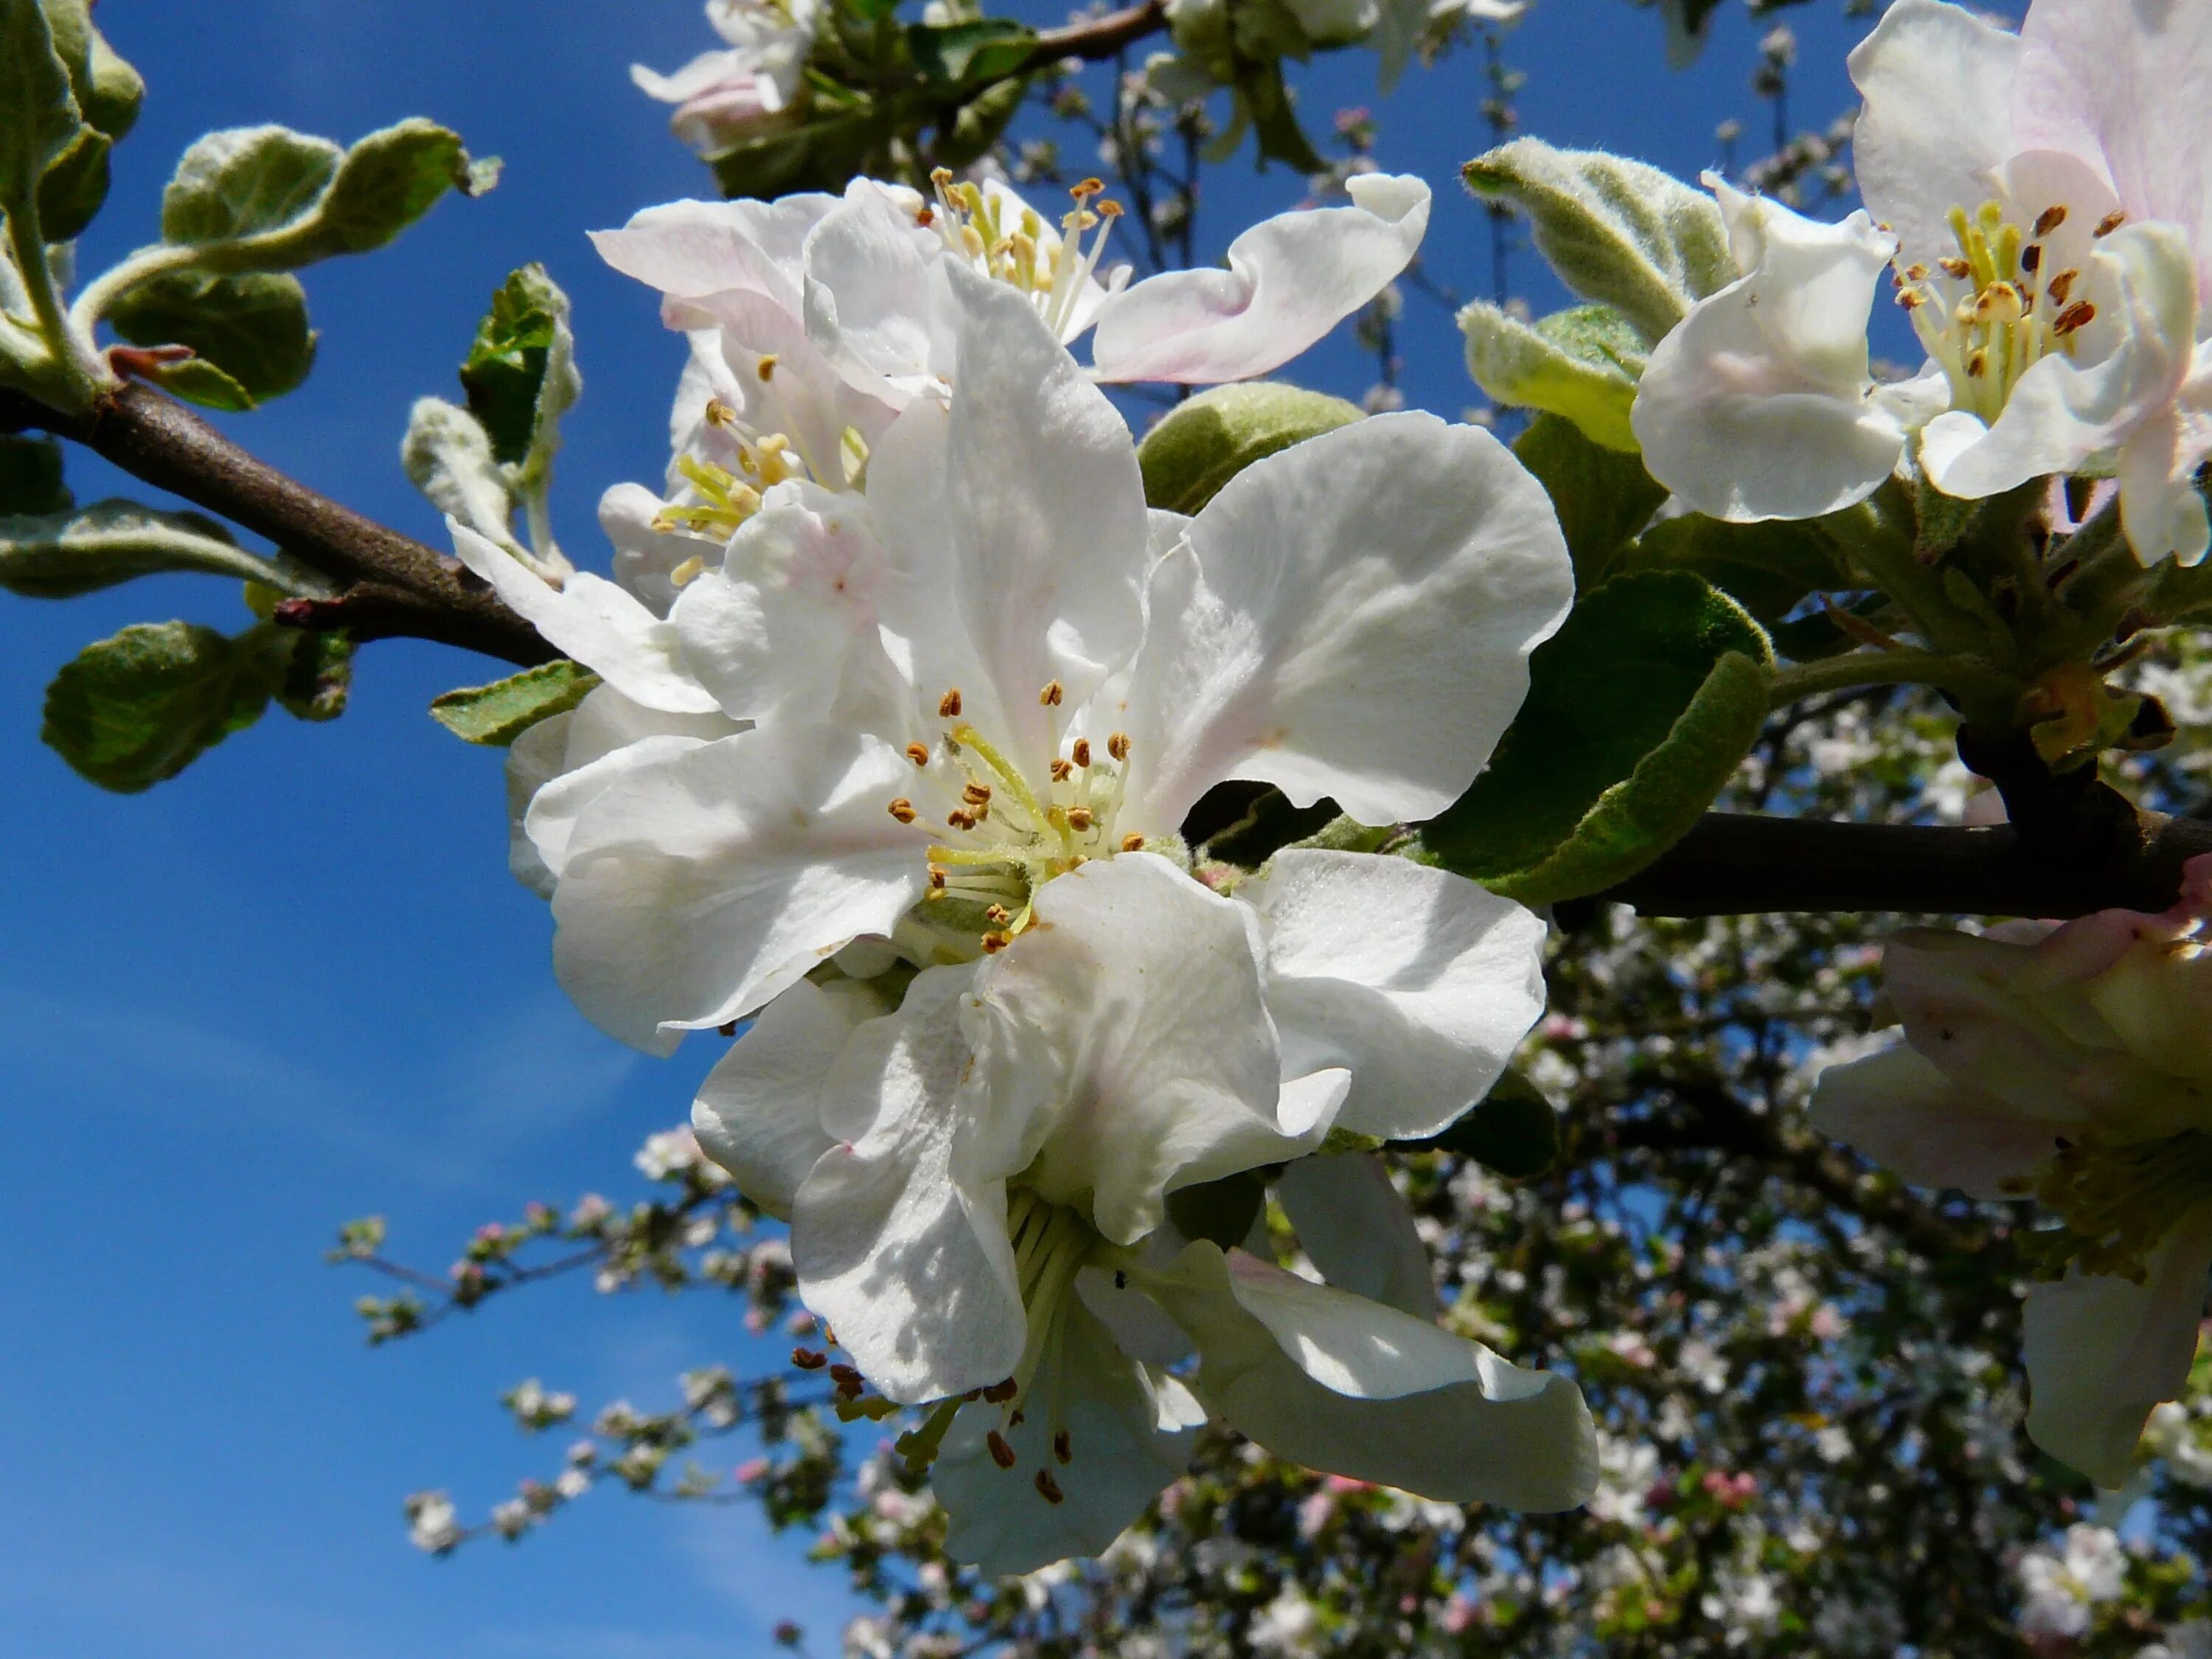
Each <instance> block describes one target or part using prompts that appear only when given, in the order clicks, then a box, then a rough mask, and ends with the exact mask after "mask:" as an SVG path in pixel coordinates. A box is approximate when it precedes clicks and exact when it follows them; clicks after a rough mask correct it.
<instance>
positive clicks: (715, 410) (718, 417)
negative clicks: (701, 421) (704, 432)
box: [706, 398, 738, 427]
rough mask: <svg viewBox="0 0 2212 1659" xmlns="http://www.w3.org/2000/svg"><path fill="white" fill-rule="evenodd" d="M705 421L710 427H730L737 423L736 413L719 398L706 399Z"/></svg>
mask: <svg viewBox="0 0 2212 1659" xmlns="http://www.w3.org/2000/svg"><path fill="white" fill-rule="evenodd" d="M706 421H707V424H708V426H712V427H732V426H735V425H736V424H737V423H738V411H737V410H734V409H732V408H731V407H730V406H729V404H726V403H724V402H723V401H722V400H721V399H720V398H708V399H707V414H706Z"/></svg>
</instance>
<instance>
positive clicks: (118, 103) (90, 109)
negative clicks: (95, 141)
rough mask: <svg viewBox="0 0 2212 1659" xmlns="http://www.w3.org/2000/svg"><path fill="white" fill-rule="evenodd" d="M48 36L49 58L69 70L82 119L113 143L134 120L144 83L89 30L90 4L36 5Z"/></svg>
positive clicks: (65, 0)
mask: <svg viewBox="0 0 2212 1659" xmlns="http://www.w3.org/2000/svg"><path fill="white" fill-rule="evenodd" d="M41 3H42V4H44V6H45V7H46V23H47V26H48V27H51V28H52V30H53V37H54V55H55V56H56V57H58V58H60V59H61V60H62V64H63V66H64V68H66V69H67V70H69V78H70V87H71V88H72V89H74V90H75V92H76V102H77V108H78V109H79V110H80V111H82V112H83V115H84V118H85V119H86V120H87V121H88V122H89V123H90V124H91V125H93V126H94V128H96V129H97V130H98V131H100V133H101V134H102V135H104V136H105V137H107V138H108V139H109V140H111V141H114V140H119V139H120V138H121V137H123V136H124V134H125V133H127V132H129V131H131V127H132V125H135V124H136V123H137V119H138V106H139V105H140V104H142V103H143V102H144V101H145V97H146V82H145V78H144V77H143V76H141V75H140V74H139V73H138V71H137V70H135V69H133V68H131V65H130V64H127V63H125V61H124V60H123V58H121V57H120V56H119V55H118V53H117V52H116V50H115V48H114V47H112V46H109V45H108V44H107V37H106V36H105V35H103V34H102V33H100V31H99V29H97V28H96V27H94V26H93V21H92V0H41Z"/></svg>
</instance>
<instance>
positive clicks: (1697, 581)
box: [1421, 570, 1773, 904]
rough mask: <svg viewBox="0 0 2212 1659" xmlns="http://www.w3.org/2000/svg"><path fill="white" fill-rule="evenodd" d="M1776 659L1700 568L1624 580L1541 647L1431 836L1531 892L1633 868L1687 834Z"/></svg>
mask: <svg viewBox="0 0 2212 1659" xmlns="http://www.w3.org/2000/svg"><path fill="white" fill-rule="evenodd" d="M1772 661H1773V657H1772V650H1771V647H1770V646H1769V645H1768V643H1767V641H1766V636H1765V634H1764V633H1762V632H1761V631H1760V629H1759V624H1758V623H1755V622H1753V620H1752V619H1751V617H1749V616H1747V615H1746V614H1745V612H1744V611H1743V610H1742V608H1741V606H1739V605H1736V604H1735V602H1734V601H1733V600H1731V599H1729V598H1728V597H1727V596H1726V595H1725V594H1723V593H1722V592H1719V591H1717V589H1715V588H1714V587H1713V586H1711V584H1709V583H1708V582H1706V581H1705V580H1704V579H1703V578H1701V577H1699V576H1696V575H1693V574H1691V573H1689V572H1688V571H1682V570H1668V571H1645V572H1641V573H1638V574H1633V575H1627V576H1619V577H1616V578H1614V579H1613V580H1611V581H1608V582H1607V583H1606V584H1605V585H1604V586H1601V587H1599V588H1597V589H1595V590H1594V591H1593V592H1589V593H1587V594H1585V595H1583V598H1582V599H1580V600H1579V601H1578V602H1577V605H1576V606H1575V608H1574V611H1572V612H1571V614H1570V615H1569V617H1567V621H1566V624H1565V626H1564V627H1563V628H1561V629H1559V633H1558V634H1557V635H1554V636H1553V638H1552V639H1551V640H1550V641H1547V642H1546V643H1545V644H1544V645H1542V646H1540V647H1538V648H1537V651H1536V654H1535V656H1534V659H1532V660H1531V663H1530V683H1529V688H1528V700H1527V702H1523V703H1522V706H1521V714H1520V716H1519V718H1517V719H1516V720H1515V721H1514V723H1513V726H1512V727H1511V729H1510V731H1508V732H1506V734H1505V738H1504V742H1502V743H1501V744H1498V754H1497V757H1496V758H1495V759H1493V760H1492V763H1491V765H1490V769H1489V770H1487V771H1486V772H1485V773H1484V774H1483V775H1482V776H1480V778H1478V779H1476V780H1475V782H1474V787H1472V788H1470V789H1469V790H1468V792H1467V793H1466V794H1464V795H1462V797H1461V798H1460V799H1458V800H1457V801H1456V802H1455V803H1454V804H1453V805H1451V806H1450V807H1449V809H1448V810H1447V811H1445V812H1444V814H1443V817H1439V818H1437V820H1436V821H1435V822H1434V823H1431V824H1430V825H1429V826H1428V827H1427V829H1425V830H1424V831H1423V832H1422V837H1421V838H1422V842H1423V843H1424V845H1425V847H1426V848H1428V850H1429V851H1430V852H1431V854H1434V855H1435V856H1436V858H1437V860H1438V861H1440V862H1441V863H1443V865H1444V866H1446V867H1447V868H1449V869H1453V870H1456V871H1458V872H1460V873H1461V874H1462V875H1467V876H1471V877H1473V878H1475V879H1476V880H1478V881H1481V882H1483V883H1484V884H1486V885H1488V886H1490V887H1492V888H1493V889H1494V890H1497V891H1498V892H1501V893H1504V894H1506V895H1507V896H1510V897H1514V898H1517V899H1519V900H1521V901H1522V902H1523V903H1528V904H1542V903H1548V902H1553V901H1555V900H1559V899H1565V898H1575V897H1579V896H1582V895H1583V894H1585V893H1594V892H1596V891H1598V890H1601V889H1602V888H1605V887H1607V886H1610V885H1612V884H1613V883H1615V882H1617V881H1620V880H1623V879H1625V878H1626V877H1628V876H1630V875H1632V874H1634V873H1635V872H1637V871H1638V870H1639V869H1641V868H1642V867H1643V866H1644V865H1646V864H1648V863H1650V860H1653V859H1655V858H1656V857H1658V855H1659V854H1661V853H1662V852H1664V851H1665V850H1666V849H1667V848H1668V847H1670V846H1672V845H1673V844H1674V842H1676V841H1677V840H1679V839H1680V837H1681V836H1683V835H1684V834H1686V833H1687V831H1688V829H1689V827H1690V825H1691V824H1692V823H1695V822H1696V820H1697V817H1698V815H1699V813H1700V812H1702V811H1704V810H1705V807H1706V806H1707V805H1710V804H1711V801H1712V799H1713V797H1714V796H1715V795H1716V794H1717V793H1720V790H1721V788H1722V787H1723V785H1725V784H1726V783H1727V781H1728V780H1729V777H1730V775H1733V774H1734V772H1735V769H1736V767H1737V765H1738V764H1739V763H1741V761H1742V759H1743V757H1744V756H1745V755H1746V754H1747V752H1749V750H1750V748H1751V745H1752V744H1753V741H1754V740H1755V739H1756V738H1758V735H1759V728H1760V726H1762V725H1764V724H1765V718H1766V676H1767V671H1768V669H1769V668H1770V667H1771V665H1772Z"/></svg>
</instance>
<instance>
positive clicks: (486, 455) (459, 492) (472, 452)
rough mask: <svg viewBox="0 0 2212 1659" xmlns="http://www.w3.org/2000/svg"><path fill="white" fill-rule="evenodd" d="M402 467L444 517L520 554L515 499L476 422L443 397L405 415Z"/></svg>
mask: <svg viewBox="0 0 2212 1659" xmlns="http://www.w3.org/2000/svg"><path fill="white" fill-rule="evenodd" d="M399 463H400V465H402V466H404V467H405V468H406V469H407V477H408V481H409V482H410V483H412V484H413V485H414V486H415V488H416V489H419V490H421V491H422V493H423V494H424V495H427V496H428V497H429V498H430V504H431V505H432V506H433V507H436V508H437V509H438V511H440V512H441V513H446V514H447V515H448V516H450V517H452V518H455V519H459V520H460V521H461V522H462V523H463V524H465V525H466V526H468V527H469V528H470V529H471V530H473V531H475V532H477V534H478V535H481V536H489V538H491V539H492V540H494V541H495V542H497V543H499V544H501V545H502V546H504V547H510V548H514V549H515V550H517V551H520V544H517V543H516V541H515V539H514V531H513V527H512V522H511V521H512V520H513V516H514V495H513V491H511V490H510V489H508V487H507V477H506V475H505V474H504V473H503V472H501V470H500V465H499V461H498V459H497V458H495V456H494V455H493V454H492V448H491V438H490V435H489V434H488V433H486V432H485V431H484V429H483V424H482V423H481V422H478V421H477V417H476V416H473V415H471V414H470V413H469V411H468V410H465V409H460V408H457V407H456V406H455V405H453V404H449V403H447V401H446V400H445V399H444V398H417V399H416V403H415V407H414V409H413V410H410V412H409V414H408V416H407V436H406V438H405V440H404V441H403V442H402V443H401V444H400V447H399Z"/></svg>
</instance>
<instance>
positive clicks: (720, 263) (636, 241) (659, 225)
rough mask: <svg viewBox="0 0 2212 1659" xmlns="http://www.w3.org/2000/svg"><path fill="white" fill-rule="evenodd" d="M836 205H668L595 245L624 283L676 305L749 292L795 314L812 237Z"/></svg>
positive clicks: (828, 200) (818, 201)
mask: <svg viewBox="0 0 2212 1659" xmlns="http://www.w3.org/2000/svg"><path fill="white" fill-rule="evenodd" d="M836 205H837V198H836V197H834V196H822V195H811V194H810V195H800V196H786V197H783V198H781V200H779V201H775V202H670V203H668V204H665V205H664V206H661V207H649V208H647V209H645V210H643V211H642V212H640V213H638V214H635V216H632V217H631V219H630V222H629V223H628V224H626V225H624V226H623V228H621V229H620V230H595V231H593V232H592V246H593V247H595V248H597V249H598V250H599V257H600V258H602V259H605V261H606V262H607V263H608V264H610V265H612V266H613V267H614V268H615V269H616V270H619V271H620V272H622V274H623V276H634V277H635V278H636V279H637V280H638V281H639V282H641V283H644V284H645V285H646V286H647V288H653V289H659V290H660V292H661V293H663V294H665V295H668V296H669V297H670V298H671V299H698V298H701V297H702V296H704V295H710V294H720V293H722V292H724V291H725V290H726V289H752V290H754V291H755V292H757V293H760V294H764V295H768V296H769V298H770V299H772V300H775V301H778V302H779V303H781V304H782V305H783V306H785V307H787V309H789V310H791V311H793V312H794V313H796V312H797V311H798V310H799V259H800V250H801V248H802V247H803V246H804V244H805V240H806V234H807V233H808V232H809V231H811V230H812V229H813V228H814V227H815V225H816V224H817V222H819V221H820V220H821V219H822V218H823V216H825V215H826V214H828V213H829V211H830V210H832V209H833V208H835V207H836Z"/></svg>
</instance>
